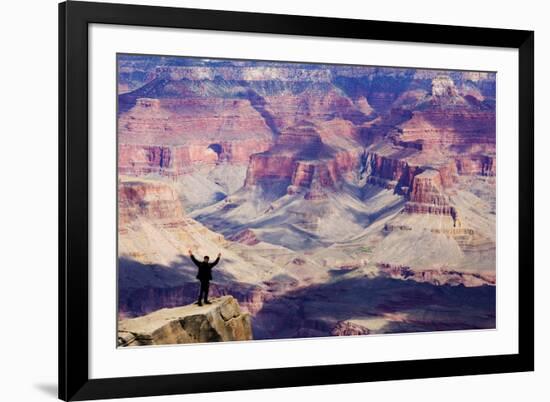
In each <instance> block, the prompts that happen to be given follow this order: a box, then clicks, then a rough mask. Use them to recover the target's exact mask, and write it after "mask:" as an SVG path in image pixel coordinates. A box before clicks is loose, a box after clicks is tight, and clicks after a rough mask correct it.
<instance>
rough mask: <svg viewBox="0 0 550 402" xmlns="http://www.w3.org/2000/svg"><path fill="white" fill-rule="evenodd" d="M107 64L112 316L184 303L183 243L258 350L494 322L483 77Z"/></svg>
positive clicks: (194, 62) (188, 298)
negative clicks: (114, 240)
mask: <svg viewBox="0 0 550 402" xmlns="http://www.w3.org/2000/svg"><path fill="white" fill-rule="evenodd" d="M118 68H119V80H118V82H119V96H118V121H117V124H118V144H119V145H118V172H119V178H118V217H119V220H118V240H119V249H118V250H119V264H118V269H119V293H118V294H119V318H120V320H122V321H121V322H124V323H126V322H133V321H132V320H134V319H135V320H140V317H148V316H149V314H157V313H155V311H157V310H159V311H165V310H162V309H164V308H176V309H178V308H183V307H180V306H182V305H186V304H189V303H192V302H193V301H194V300H195V298H196V296H197V292H198V284H197V283H196V280H195V269H196V268H195V267H194V266H193V265H192V263H191V262H190V261H189V258H188V257H187V250H188V249H192V250H193V251H194V252H196V253H197V254H198V255H211V256H212V255H216V254H217V253H218V252H221V253H222V262H221V263H220V264H219V266H218V267H216V268H215V272H214V280H213V283H212V285H211V293H212V295H213V296H214V297H222V298H223V297H227V296H228V295H231V296H232V297H234V298H235V299H236V300H237V301H238V303H239V304H240V308H241V309H242V311H243V314H250V316H249V320H250V325H251V326H252V328H253V330H254V338H255V339H273V338H295V337H311V336H337V335H342V336H346V335H368V334H373V333H394V332H416V331H434V330H448V329H455V330H456V329H472V328H476V329H481V328H494V325H495V322H496V312H495V287H496V286H497V281H496V231H495V227H496V178H497V158H496V117H495V112H496V106H495V99H496V97H495V94H496V77H495V74H494V73H485V72H464V71H437V70H422V69H407V68H387V67H369V66H364V67H363V66H342V65H321V64H303V63H279V62H254V61H245V60H241V61H236V60H210V59H199V58H185V57H157V56H139V55H119V56H118ZM223 300H226V299H223ZM227 300H229V299H227ZM159 314H160V312H159ZM162 314H164V313H162ZM134 317H137V318H134ZM136 322H139V321H136ZM171 322H172V324H171V325H175V324H173V321H171ZM125 325H126V324H125ZM170 328H172V327H170ZM167 330H168V329H167ZM163 331H164V330H163ZM216 331H217V330H216ZM216 331H214V332H216ZM160 333H164V332H162V331H161V332H160ZM160 333H159V334H160ZM216 333H218V332H216ZM159 336H160V335H159ZM162 336H163V337H165V338H166V339H170V340H169V341H167V342H172V341H174V342H175V341H178V342H192V341H193V340H192V339H191V337H187V335H185V336H184V335H181V336H182V337H181V338H178V336H179V335H178V336H176V335H173V334H171V333H170V334H169V333H166V335H162ZM193 336H195V335H193ZM216 336H217V335H216ZM220 336H221V335H220ZM145 338H146V337H145ZM145 338H144V339H145ZM125 339H126V338H125ZM147 339H149V338H147ZM151 339H152V338H151ZM193 339H198V338H196V337H195V338H193ZM201 339H206V338H201ZM204 341H208V340H204ZM124 342H126V343H128V342H133V341H128V342H127V341H124ZM135 342H138V341H135Z"/></svg>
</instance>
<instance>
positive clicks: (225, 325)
mask: <svg viewBox="0 0 550 402" xmlns="http://www.w3.org/2000/svg"><path fill="white" fill-rule="evenodd" d="M251 339H252V326H251V324H250V315H249V314H247V313H243V312H241V309H240V308H239V304H238V303H237V301H236V300H235V299H234V298H233V297H231V296H224V297H221V298H218V299H212V304H210V305H204V306H196V305H187V306H183V307H177V308H171V309H162V310H157V311H156V312H154V313H151V314H148V315H145V316H142V317H139V318H133V319H125V320H121V321H119V323H118V346H122V347H127V346H151V345H170V344H177V343H205V342H228V341H248V340H251Z"/></svg>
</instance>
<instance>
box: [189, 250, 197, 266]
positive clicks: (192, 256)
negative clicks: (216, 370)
mask: <svg viewBox="0 0 550 402" xmlns="http://www.w3.org/2000/svg"><path fill="white" fill-rule="evenodd" d="M189 257H191V261H193V264H195V265H196V266H197V267H198V266H199V262H198V261H197V259H196V258H195V256H194V255H193V252H192V251H191V250H189Z"/></svg>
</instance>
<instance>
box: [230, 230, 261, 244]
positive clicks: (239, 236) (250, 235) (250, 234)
mask: <svg viewBox="0 0 550 402" xmlns="http://www.w3.org/2000/svg"><path fill="white" fill-rule="evenodd" d="M228 240H231V241H234V242H237V243H241V244H246V245H248V246H254V245H255V244H258V243H259V242H260V240H258V238H257V237H256V233H254V231H253V230H252V229H245V230H242V231H240V232H238V233H235V234H234V235H233V236H229V237H228Z"/></svg>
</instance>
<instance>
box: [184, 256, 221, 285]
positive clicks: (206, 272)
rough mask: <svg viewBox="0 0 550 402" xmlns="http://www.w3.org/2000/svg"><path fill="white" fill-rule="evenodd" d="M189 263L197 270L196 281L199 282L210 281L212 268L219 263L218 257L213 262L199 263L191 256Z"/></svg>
mask: <svg viewBox="0 0 550 402" xmlns="http://www.w3.org/2000/svg"><path fill="white" fill-rule="evenodd" d="M191 261H193V263H194V264H195V265H196V266H197V267H198V268H199V273H198V274H197V279H198V280H200V281H210V280H212V268H213V267H214V266H215V265H216V264H217V263H218V262H219V261H220V257H218V258H216V259H215V260H214V262H204V261H199V260H197V259H196V258H195V256H194V255H191Z"/></svg>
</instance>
